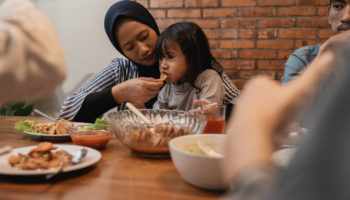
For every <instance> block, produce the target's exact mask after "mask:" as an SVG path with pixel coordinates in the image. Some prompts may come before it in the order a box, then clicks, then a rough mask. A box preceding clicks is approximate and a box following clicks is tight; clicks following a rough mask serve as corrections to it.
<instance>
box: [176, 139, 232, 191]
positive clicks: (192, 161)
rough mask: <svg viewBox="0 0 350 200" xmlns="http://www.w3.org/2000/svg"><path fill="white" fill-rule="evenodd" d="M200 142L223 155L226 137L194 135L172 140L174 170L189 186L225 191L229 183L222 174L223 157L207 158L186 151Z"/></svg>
mask: <svg viewBox="0 0 350 200" xmlns="http://www.w3.org/2000/svg"><path fill="white" fill-rule="evenodd" d="M197 141H200V142H202V143H204V144H207V145H209V146H210V147H212V148H213V149H214V150H215V151H216V152H218V153H221V154H223V155H225V145H226V141H227V136H226V135H224V134H196V135H186V136H180V137H176V138H173V139H172V140H170V142H169V146H170V155H171V159H172V160H173V162H174V164H175V167H176V169H177V170H178V171H179V172H180V174H181V176H182V177H183V178H184V179H185V180H186V181H187V182H189V183H190V184H192V185H194V186H197V187H200V188H204V189H210V190H225V189H227V188H228V187H229V184H230V181H229V179H228V177H225V176H224V174H223V171H222V169H223V167H222V165H223V161H224V159H225V157H223V158H218V157H209V156H206V155H203V154H196V153H191V152H188V151H186V150H185V149H186V148H187V147H189V146H192V145H196V142H197Z"/></svg>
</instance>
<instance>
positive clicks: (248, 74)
mask: <svg viewBox="0 0 350 200" xmlns="http://www.w3.org/2000/svg"><path fill="white" fill-rule="evenodd" d="M258 75H263V76H267V77H268V78H270V79H275V77H276V73H275V72H274V71H260V70H259V71H257V70H242V71H241V78H242V79H247V80H248V79H251V78H252V77H254V76H258Z"/></svg>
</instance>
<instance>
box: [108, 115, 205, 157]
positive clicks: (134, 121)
mask: <svg viewBox="0 0 350 200" xmlns="http://www.w3.org/2000/svg"><path fill="white" fill-rule="evenodd" d="M140 111H141V112H142V113H143V114H144V115H145V116H146V117H147V118H148V119H149V120H150V121H151V123H145V122H144V121H143V120H142V119H141V118H139V117H138V116H137V115H136V114H134V113H133V112H132V111H130V110H123V111H112V112H110V113H109V114H108V115H107V118H108V122H109V124H110V128H111V130H112V132H114V133H115V135H116V136H117V137H118V138H119V139H120V141H121V142H122V143H123V144H125V145H126V146H127V147H129V148H130V149H131V150H133V151H134V152H136V153H137V154H139V155H142V154H144V155H146V156H147V155H152V154H153V155H154V154H169V147H168V143H169V140H170V139H172V138H174V137H177V136H181V135H189V134H196V133H202V132H203V130H204V128H205V125H206V122H207V118H206V116H205V115H202V114H198V113H191V112H185V111H175V110H151V109H140Z"/></svg>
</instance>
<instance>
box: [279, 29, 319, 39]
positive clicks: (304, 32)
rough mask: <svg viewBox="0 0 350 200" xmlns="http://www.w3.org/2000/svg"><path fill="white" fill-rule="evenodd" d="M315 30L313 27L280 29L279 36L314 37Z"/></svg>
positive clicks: (315, 35)
mask: <svg viewBox="0 0 350 200" xmlns="http://www.w3.org/2000/svg"><path fill="white" fill-rule="evenodd" d="M316 37H317V30H313V29H282V30H280V38H291V39H293V38H316Z"/></svg>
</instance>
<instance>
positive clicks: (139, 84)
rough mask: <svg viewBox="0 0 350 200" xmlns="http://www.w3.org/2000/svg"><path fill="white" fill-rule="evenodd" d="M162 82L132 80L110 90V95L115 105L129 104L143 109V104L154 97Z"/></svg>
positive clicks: (151, 79) (152, 79)
mask: <svg viewBox="0 0 350 200" xmlns="http://www.w3.org/2000/svg"><path fill="white" fill-rule="evenodd" d="M163 84H164V83H163V81H161V80H159V79H154V78H146V77H141V78H134V79H130V80H127V81H125V82H123V83H121V84H119V85H116V86H114V87H113V88H112V95H113V97H114V99H115V100H116V101H117V103H119V104H120V103H122V102H130V103H132V104H133V105H134V106H135V107H137V108H144V107H145V106H144V103H146V102H147V101H149V100H150V99H152V98H153V97H155V96H156V95H157V94H158V93H159V91H160V88H161V87H162V86H163Z"/></svg>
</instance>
